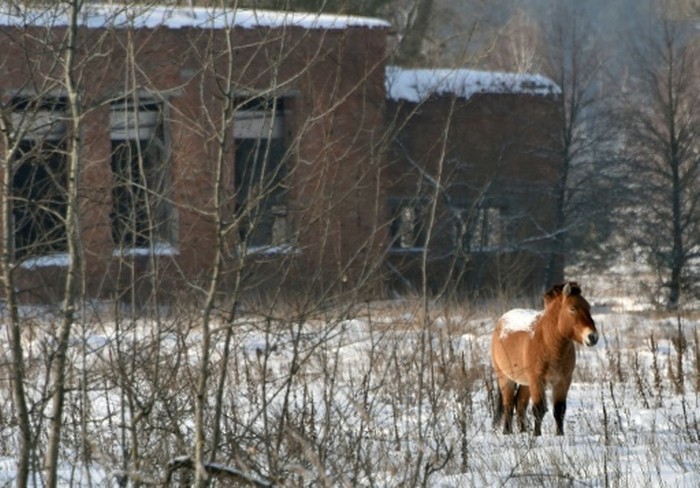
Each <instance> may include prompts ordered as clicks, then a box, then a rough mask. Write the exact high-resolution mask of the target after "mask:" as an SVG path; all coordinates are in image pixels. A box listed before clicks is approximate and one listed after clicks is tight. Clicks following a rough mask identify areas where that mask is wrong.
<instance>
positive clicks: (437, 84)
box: [386, 66, 561, 103]
mask: <svg viewBox="0 0 700 488" xmlns="http://www.w3.org/2000/svg"><path fill="white" fill-rule="evenodd" d="M386 91H387V97H388V98H390V99H392V100H407V101H409V102H415V103H417V102H420V101H424V100H426V99H427V98H429V97H430V96H432V95H446V94H448V95H456V96H458V97H461V98H467V99H468V98H470V97H471V96H472V95H474V94H477V93H523V94H529V95H540V96H546V95H553V94H559V93H561V90H560V89H559V86H557V84H556V83H554V82H553V81H552V80H550V79H549V78H547V77H545V76H542V75H536V74H527V73H524V74H520V73H504V72H498V71H476V70H471V69H405V68H400V67H397V66H387V68H386Z"/></svg>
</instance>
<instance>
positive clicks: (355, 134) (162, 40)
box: [0, 27, 386, 294]
mask: <svg viewBox="0 0 700 488" xmlns="http://www.w3.org/2000/svg"><path fill="white" fill-rule="evenodd" d="M2 30H3V36H2V37H1V38H0V52H2V54H0V58H1V59H0V61H1V62H2V63H3V66H4V69H5V73H4V76H3V77H2V79H1V80H0V90H2V91H3V93H8V92H13V91H18V90H28V86H27V84H26V82H27V80H30V79H33V80H34V82H35V84H37V85H41V83H43V82H45V79H46V77H47V76H48V75H49V74H50V75H52V76H59V77H60V73H59V72H56V71H54V72H52V73H49V67H50V66H52V63H53V61H54V60H55V53H51V52H49V51H46V53H45V55H42V54H41V53H42V50H43V48H42V47H41V45H40V44H41V43H39V42H38V41H31V40H30V39H31V38H35V39H42V38H44V37H46V36H47V34H48V36H49V38H50V40H51V42H53V43H56V42H58V40H59V39H60V38H61V37H62V36H63V35H64V31H63V30H61V29H56V30H54V31H53V32H49V33H47V32H46V31H44V30H43V29H31V28H30V29H27V30H26V31H21V30H16V29H13V28H8V27H3V28H2ZM80 36H81V50H80V54H79V56H78V66H79V69H78V71H77V73H76V74H77V79H78V80H79V83H80V85H81V90H82V99H83V104H84V109H85V112H86V115H85V118H84V121H83V122H84V123H83V133H82V136H83V151H82V158H83V161H82V162H83V170H82V173H81V182H80V183H81V186H80V194H81V195H80V209H81V210H80V219H81V232H82V234H81V238H82V244H83V250H84V252H85V266H86V269H85V274H86V277H87V280H88V282H90V283H91V284H92V285H91V286H90V285H89V290H90V291H92V292H95V293H96V294H107V293H111V292H112V289H113V287H114V285H115V282H117V281H119V280H118V279H115V266H116V264H115V260H114V258H113V256H112V244H111V234H110V224H109V211H110V209H111V204H112V202H111V193H110V185H111V181H110V180H111V170H110V166H109V164H110V163H109V158H110V134H109V122H108V120H109V105H108V104H105V101H107V100H109V99H110V98H113V97H118V96H120V95H123V94H124V93H125V92H128V91H129V90H125V88H124V87H125V85H128V86H130V87H133V86H138V87H139V89H141V90H143V91H144V92H146V93H148V92H151V93H158V94H160V95H161V96H163V97H164V98H165V99H167V100H168V110H169V114H170V120H169V121H168V123H167V125H168V129H167V130H168V131H169V135H170V140H171V163H172V196H173V199H174V203H175V205H176V207H177V217H178V219H177V220H178V227H179V235H178V243H177V244H178V246H179V250H180V254H179V256H177V257H176V261H177V268H178V272H173V273H172V274H171V275H170V278H169V279H170V280H172V281H173V282H178V283H181V282H182V281H181V280H180V279H181V278H184V279H185V280H197V279H200V278H203V277H205V276H206V275H207V273H208V272H209V271H210V269H211V266H212V262H213V256H214V251H215V242H216V240H215V238H216V235H215V232H216V229H215V226H214V222H213V219H212V217H211V212H212V210H213V208H214V192H213V189H212V188H213V175H214V170H215V162H216V160H217V157H218V154H219V151H220V144H219V140H218V139H217V135H218V133H219V132H220V131H221V127H220V121H221V117H220V113H221V111H222V107H223V105H222V103H223V99H224V98H223V93H222V90H221V89H220V87H221V86H222V83H225V80H226V75H227V70H228V66H229V64H231V63H233V67H234V70H233V76H234V85H236V86H237V87H239V88H240V90H241V92H244V91H245V92H248V93H250V92H253V93H254V92H255V91H256V90H264V89H270V88H274V90H275V93H277V94H280V95H284V96H286V97H287V100H288V107H289V110H288V118H287V121H286V122H287V124H286V134H285V139H286V141H287V143H288V146H289V147H290V148H291V151H290V155H291V157H290V159H289V162H288V164H289V173H290V181H289V186H290V190H289V191H290V195H291V200H290V204H291V215H290V218H291V220H292V221H293V222H294V223H295V225H296V226H297V229H298V231H299V237H298V247H299V250H300V254H298V255H297V254H295V256H296V257H295V259H296V260H298V261H300V263H301V264H300V267H301V268H302V269H304V270H305V276H304V277H308V276H309V273H308V271H309V270H311V271H313V272H314V273H315V272H316V271H320V273H318V275H319V278H320V279H319V282H318V284H319V285H320V286H325V285H327V284H330V283H333V282H335V280H336V278H337V277H338V276H342V277H343V278H344V279H345V280H353V279H359V275H360V274H361V272H362V262H363V261H364V260H366V259H367V258H368V257H369V256H370V255H376V254H377V249H378V248H379V247H381V246H380V243H381V244H382V245H383V237H382V235H381V234H380V235H379V236H378V237H377V236H375V234H374V230H375V229H374V223H375V222H376V221H377V212H381V213H383V211H382V209H381V201H379V206H378V205H377V204H376V202H378V200H377V197H376V196H377V195H378V194H380V193H381V192H382V189H381V180H380V178H379V175H380V168H381V167H382V164H381V154H380V153H379V151H378V150H376V148H375V145H376V140H377V139H379V138H380V136H379V133H380V132H381V131H382V127H383V117H384V105H383V103H384V98H385V97H384V79H383V76H384V55H385V38H386V31H385V30H384V29H369V28H363V27H351V28H347V29H343V30H329V31H323V30H306V29H302V28H286V29H282V28H278V29H262V28H259V29H235V30H234V31H233V34H232V43H231V44H232V45H233V46H235V49H234V51H233V52H232V53H229V52H228V50H227V49H226V45H227V44H226V42H224V41H225V36H226V32H225V31H223V30H216V31H206V30H200V29H195V28H183V29H174V30H169V29H164V28H158V29H142V30H138V31H127V30H118V31H108V30H86V29H83V30H81V32H80ZM54 45H55V44H54ZM44 51H45V50H44ZM26 53H29V56H30V58H32V57H37V59H36V60H34V59H32V62H31V64H28V63H27V58H26V56H25V55H26ZM34 61H36V62H34ZM57 88H59V89H60V86H59V87H57ZM225 131H227V135H228V136H229V140H228V141H227V144H226V145H225V147H224V148H223V151H224V153H225V160H226V161H225V167H226V175H225V176H226V177H225V182H224V187H225V189H226V190H227V193H226V201H225V203H226V205H227V206H228V208H233V204H232V202H233V198H234V197H233V192H234V188H233V182H232V177H231V171H232V167H233V151H232V145H231V141H230V136H231V131H232V129H231V128H230V127H227V128H226V129H225ZM231 235H232V239H233V237H235V235H236V234H235V232H232V233H231ZM230 244H231V246H230V247H231V249H232V248H233V245H234V242H231V243H230ZM287 257H288V256H287ZM360 257H361V258H362V259H359V258H360ZM285 258H286V257H285ZM267 259H268V258H265V260H267ZM168 261H169V259H163V260H162V263H161V264H162V265H163V266H166V265H167V262H168ZM137 264H138V263H137ZM234 265H235V260H232V261H231V266H234ZM277 267H278V266H277V265H273V266H272V268H273V269H275V268H277ZM137 268H138V270H139V272H143V271H145V270H146V268H147V266H146V264H145V263H142V264H141V265H138V266H137ZM168 269H170V270H174V269H175V268H174V267H172V266H169V267H168ZM127 271H128V270H127ZM48 273H49V272H48V271H46V273H44V275H46V274H48ZM26 274H27V278H28V279H29V280H30V281H31V279H32V277H34V278H36V279H37V280H38V279H39V277H40V275H42V271H41V270H33V271H31V272H28V273H26ZM126 275H127V281H128V278H130V276H128V275H129V273H126ZM355 275H357V276H355ZM27 286H30V285H27Z"/></svg>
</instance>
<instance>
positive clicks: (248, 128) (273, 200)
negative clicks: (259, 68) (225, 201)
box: [234, 97, 290, 248]
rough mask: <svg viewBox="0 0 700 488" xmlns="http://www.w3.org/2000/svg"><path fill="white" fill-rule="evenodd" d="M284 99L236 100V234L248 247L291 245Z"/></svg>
mask: <svg viewBox="0 0 700 488" xmlns="http://www.w3.org/2000/svg"><path fill="white" fill-rule="evenodd" d="M283 112H284V101H283V99H281V98H279V99H275V98H265V97H259V98H250V99H245V100H244V99H241V100H238V101H237V112H236V117H235V123H234V135H235V139H236V152H235V165H234V176H235V181H234V183H235V188H236V208H237V217H238V218H239V219H240V225H239V227H238V234H239V238H240V240H241V242H244V243H245V244H246V246H247V247H248V248H259V247H269V246H281V245H286V244H290V227H289V220H288V210H289V209H288V205H287V199H288V196H287V191H286V187H285V179H286V176H287V174H286V171H287V169H286V166H285V163H284V161H285V153H286V148H285V144H284V138H283V127H284V123H283Z"/></svg>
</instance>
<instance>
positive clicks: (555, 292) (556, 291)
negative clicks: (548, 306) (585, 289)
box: [544, 281, 581, 303]
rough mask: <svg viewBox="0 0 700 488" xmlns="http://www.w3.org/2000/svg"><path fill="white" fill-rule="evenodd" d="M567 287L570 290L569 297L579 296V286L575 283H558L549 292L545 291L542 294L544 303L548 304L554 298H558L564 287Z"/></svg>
mask: <svg viewBox="0 0 700 488" xmlns="http://www.w3.org/2000/svg"><path fill="white" fill-rule="evenodd" d="M567 284H568V285H569V287H570V288H571V293H570V295H571V296H575V295H579V296H580V295H581V287H580V286H579V284H578V283H577V282H575V281H569V282H567V283H559V284H558V285H554V286H553V287H551V288H550V289H549V290H547V293H545V294H544V301H545V303H550V302H551V301H552V300H554V299H555V298H559V297H560V296H561V294H562V293H563V292H564V287H565V286H566V285H567Z"/></svg>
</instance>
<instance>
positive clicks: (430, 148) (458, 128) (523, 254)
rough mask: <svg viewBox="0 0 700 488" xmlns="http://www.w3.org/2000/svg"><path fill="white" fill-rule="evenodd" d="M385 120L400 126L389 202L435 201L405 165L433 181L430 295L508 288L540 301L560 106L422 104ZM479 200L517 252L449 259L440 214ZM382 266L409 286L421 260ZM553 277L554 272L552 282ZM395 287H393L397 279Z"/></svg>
mask: <svg viewBox="0 0 700 488" xmlns="http://www.w3.org/2000/svg"><path fill="white" fill-rule="evenodd" d="M388 110H389V114H390V116H391V118H392V119H394V120H396V121H397V122H398V123H405V125H402V126H400V127H397V131H398V134H397V137H396V141H397V144H395V145H394V146H393V149H392V151H391V156H390V158H389V175H390V176H389V180H390V181H391V182H392V184H391V187H390V194H391V195H392V196H395V197H400V196H405V197H411V196H413V195H416V194H417V193H422V194H424V195H429V196H432V195H434V194H435V186H434V185H432V184H430V183H429V182H428V181H427V180H426V179H423V180H421V178H420V176H419V174H418V172H417V171H415V170H414V169H413V168H412V166H411V165H410V164H408V162H407V158H408V157H410V158H412V159H413V160H414V161H415V162H417V163H418V164H419V165H421V166H422V167H424V168H425V170H426V172H427V173H428V174H429V175H430V176H431V177H433V178H437V177H438V175H441V176H440V178H441V182H440V184H441V192H440V196H439V198H438V207H437V217H438V218H437V221H436V227H435V232H434V235H433V238H432V243H431V245H430V246H429V247H430V255H429V260H428V263H429V266H428V268H429V280H430V285H431V288H432V289H435V290H439V289H441V288H442V287H443V286H447V288H448V289H450V288H452V287H454V286H460V285H467V286H468V287H470V288H472V289H479V290H482V291H483V290H484V289H486V288H488V287H493V286H499V287H502V286H510V287H511V289H512V290H516V291H522V290H524V289H528V288H529V289H534V290H538V291H539V290H540V289H541V288H542V287H543V286H545V285H546V284H545V283H543V281H544V280H545V279H546V278H545V275H546V267H547V265H548V259H549V257H550V251H551V245H552V242H551V240H549V239H543V238H538V237H542V236H544V235H546V234H548V233H550V232H552V231H553V230H554V215H555V214H554V212H555V207H554V204H555V199H554V198H553V192H554V189H555V186H556V185H557V183H558V181H559V167H558V155H559V154H558V149H557V148H558V142H557V141H558V137H559V134H560V132H559V130H560V128H561V123H562V116H561V112H560V109H559V104H558V101H557V100H556V99H555V98H554V97H542V96H532V95H525V94H482V95H476V96H473V97H472V98H470V99H469V100H464V99H457V100H455V99H454V98H453V97H448V96H442V97H433V98H431V99H429V100H427V101H425V102H423V103H420V104H415V103H408V102H396V101H393V102H391V104H390V106H389V109H388ZM445 140H446V141H447V142H445ZM421 181H422V183H421ZM419 187H420V188H421V190H420V191H419V190H417V188H419ZM480 196H488V198H489V200H490V201H491V202H494V204H497V205H499V206H501V207H502V208H503V209H505V211H506V214H507V218H508V219H509V221H511V222H512V225H510V226H509V227H510V235H509V240H510V241H511V242H513V243H515V244H517V249H512V250H510V251H508V252H502V253H478V254H477V255H471V256H461V257H458V258H455V255H454V249H453V246H454V231H453V227H452V225H451V224H450V223H449V215H448V214H449V211H448V207H449V206H450V204H456V203H459V205H460V206H466V207H467V208H469V207H471V206H472V205H474V202H475V201H476V200H477V199H478V198H479V197H480ZM389 262H390V263H391V264H392V265H393V266H395V268H397V269H399V270H401V273H400V274H402V275H403V278H407V279H408V280H410V281H411V282H413V283H414V286H416V285H418V284H419V283H420V269H419V266H420V256H419V255H417V254H416V253H414V254H413V255H411V254H410V253H393V255H392V256H391V257H390V260H389ZM559 267H560V265H559ZM561 273H562V270H561V269H557V270H555V272H554V275H555V276H561ZM393 281H394V282H395V283H400V282H401V280H400V279H399V278H397V274H396V273H394V278H393Z"/></svg>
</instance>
